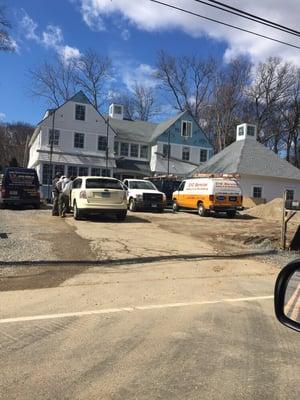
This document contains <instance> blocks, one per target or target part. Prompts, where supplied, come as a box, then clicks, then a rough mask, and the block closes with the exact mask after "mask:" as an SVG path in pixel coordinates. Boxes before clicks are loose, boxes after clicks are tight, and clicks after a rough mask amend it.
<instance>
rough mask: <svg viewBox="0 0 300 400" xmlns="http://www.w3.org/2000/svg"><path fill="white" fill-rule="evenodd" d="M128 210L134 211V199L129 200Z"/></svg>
mask: <svg viewBox="0 0 300 400" xmlns="http://www.w3.org/2000/svg"><path fill="white" fill-rule="evenodd" d="M129 210H130V211H136V202H135V199H133V198H131V199H130V200H129Z"/></svg>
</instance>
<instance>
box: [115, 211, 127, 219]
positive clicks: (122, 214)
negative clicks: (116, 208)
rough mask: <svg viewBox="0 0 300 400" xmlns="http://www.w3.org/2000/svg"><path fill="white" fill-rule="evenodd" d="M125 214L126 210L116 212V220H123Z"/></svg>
mask: <svg viewBox="0 0 300 400" xmlns="http://www.w3.org/2000/svg"><path fill="white" fill-rule="evenodd" d="M126 215H127V211H122V212H118V213H117V214H116V217H117V220H118V221H124V220H125V218H126Z"/></svg>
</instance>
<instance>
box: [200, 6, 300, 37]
mask: <svg viewBox="0 0 300 400" xmlns="http://www.w3.org/2000/svg"><path fill="white" fill-rule="evenodd" d="M193 1H195V2H197V3H201V4H205V5H206V6H209V7H213V8H216V9H218V10H222V11H225V12H227V13H230V14H233V15H237V16H238V17H241V18H245V19H247V20H250V21H254V22H257V23H258V24H261V25H265V26H269V27H271V28H273V29H277V30H279V31H282V32H285V33H289V34H290V35H294V36H298V37H300V32H298V31H296V30H294V29H292V28H289V27H287V26H284V25H280V24H277V23H276V22H273V21H269V20H267V19H264V18H261V17H258V16H256V15H254V14H249V13H247V12H245V11H242V10H239V9H237V8H234V7H231V6H227V5H226V4H223V3H220V2H219V1H212V0H208V1H211V2H212V3H217V4H220V6H219V5H214V4H209V3H207V2H206V1H203V0H193ZM224 7H228V9H227V8H224ZM231 9H233V10H236V11H231Z"/></svg>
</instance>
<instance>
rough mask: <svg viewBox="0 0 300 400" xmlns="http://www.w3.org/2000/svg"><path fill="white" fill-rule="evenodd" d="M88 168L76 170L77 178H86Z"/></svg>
mask: <svg viewBox="0 0 300 400" xmlns="http://www.w3.org/2000/svg"><path fill="white" fill-rule="evenodd" d="M88 174H89V168H88V167H79V168H78V176H88Z"/></svg>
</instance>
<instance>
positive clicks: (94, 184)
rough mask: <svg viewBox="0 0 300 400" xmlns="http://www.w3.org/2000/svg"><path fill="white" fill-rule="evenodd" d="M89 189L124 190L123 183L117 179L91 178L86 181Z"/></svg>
mask: <svg viewBox="0 0 300 400" xmlns="http://www.w3.org/2000/svg"><path fill="white" fill-rule="evenodd" d="M86 188H87V189H119V190H123V186H122V184H121V182H119V181H117V180H116V179H101V178H91V179H87V180H86Z"/></svg>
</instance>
